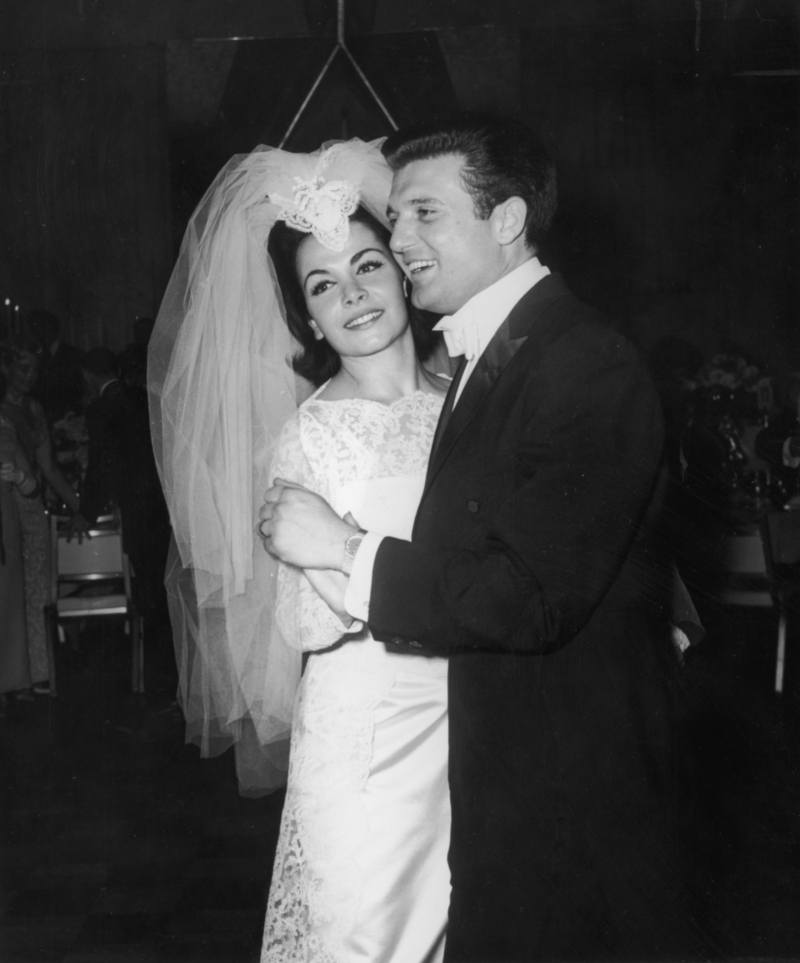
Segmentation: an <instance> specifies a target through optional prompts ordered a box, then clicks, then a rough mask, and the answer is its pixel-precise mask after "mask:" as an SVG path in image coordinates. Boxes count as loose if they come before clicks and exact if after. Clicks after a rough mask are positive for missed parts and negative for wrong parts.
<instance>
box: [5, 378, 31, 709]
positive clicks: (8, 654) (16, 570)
mask: <svg viewBox="0 0 800 963" xmlns="http://www.w3.org/2000/svg"><path fill="white" fill-rule="evenodd" d="M0 382H2V378H0ZM37 488H38V485H37V483H36V478H35V476H34V474H33V472H32V471H31V466H30V464H29V463H28V460H27V458H26V457H25V453H24V451H23V450H22V447H21V446H20V444H19V441H18V439H17V435H16V432H15V431H14V426H13V425H12V424H11V423H10V422H9V421H7V420H6V419H5V418H4V417H3V416H2V415H0V626H2V629H1V630H0V714H5V709H6V694H7V693H16V692H21V691H24V690H26V689H28V688H29V687H30V684H31V677H30V671H29V669H28V637H27V632H26V631H25V583H24V576H23V563H22V532H21V529H20V520H19V511H18V507H17V505H18V503H17V497H16V496H17V495H19V496H21V497H22V498H28V499H30V498H32V497H34V496H35V495H36V491H37Z"/></svg>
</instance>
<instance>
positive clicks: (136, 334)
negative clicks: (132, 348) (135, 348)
mask: <svg viewBox="0 0 800 963" xmlns="http://www.w3.org/2000/svg"><path fill="white" fill-rule="evenodd" d="M155 324H156V323H155V321H154V320H153V319H152V318H136V320H135V321H134V322H133V343H134V344H141V345H144V347H145V348H146V347H147V345H148V344H149V343H150V335H151V334H152V333H153V328H154V327H155Z"/></svg>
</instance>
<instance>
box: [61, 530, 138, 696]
mask: <svg viewBox="0 0 800 963" xmlns="http://www.w3.org/2000/svg"><path fill="white" fill-rule="evenodd" d="M68 534H69V520H68V519H66V518H61V517H59V516H56V515H53V516H51V518H50V535H51V547H52V551H51V559H52V562H51V566H52V567H51V593H50V605H49V606H48V612H47V615H48V619H49V621H50V638H53V637H54V635H55V634H56V633H57V634H58V635H59V637H61V633H62V632H63V629H62V623H63V622H64V621H66V620H71V619H93V618H108V617H112V616H113V617H117V618H119V617H120V616H121V617H123V618H124V619H125V632H126V634H127V635H129V636H130V638H131V649H132V651H131V688H132V689H133V691H134V692H137V693H141V692H144V649H143V639H142V623H141V617H140V615H139V612H138V610H137V607H136V603H135V600H134V597H133V592H132V588H131V566H130V563H129V561H128V556H127V555H126V554H125V552H124V550H123V547H122V523H121V520H120V518H119V516H118V515H108V516H103V517H101V518H99V519H98V520H97V523H96V525H95V527H94V528H93V529H92V530H91V531H90V532H89V535H90V537H89V538H84V539H83V540H82V541H81V542H79V541H78V539H77V538H75V537H73V538H71V539H69V538H68Z"/></svg>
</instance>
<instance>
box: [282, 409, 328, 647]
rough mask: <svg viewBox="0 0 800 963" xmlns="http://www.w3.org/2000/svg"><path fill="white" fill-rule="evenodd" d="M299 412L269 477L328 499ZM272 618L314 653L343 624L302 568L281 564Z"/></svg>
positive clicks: (294, 643)
mask: <svg viewBox="0 0 800 963" xmlns="http://www.w3.org/2000/svg"><path fill="white" fill-rule="evenodd" d="M302 420H303V415H302V412H298V414H297V415H296V416H295V417H294V418H292V419H291V421H289V422H288V424H287V425H286V427H285V428H284V429H283V432H282V433H281V437H280V439H279V440H278V445H277V448H276V451H275V457H274V459H273V462H272V467H271V469H270V478H271V479H274V478H276V477H280V478H285V479H287V480H288V481H294V482H298V484H301V485H304V486H305V487H306V488H308V489H310V490H311V491H314V492H316V493H317V494H318V495H321V496H322V497H323V498H329V486H328V480H327V479H326V478H324V477H323V476H321V475H320V474H319V472H318V471H317V472H315V471H314V470H313V468H312V466H311V463H310V461H309V459H308V458H307V456H306V454H305V452H304V450H303V425H302ZM275 618H276V621H277V623H278V627H279V629H280V631H281V633H282V634H283V636H284V638H285V639H286V641H287V642H288V643H289V644H290V645H291V646H293V647H294V648H295V649H299V650H301V651H303V652H314V651H318V650H319V649H327V648H328V647H329V646H331V645H333V644H334V643H335V642H338V641H339V639H340V638H341V637H342V636H343V635H344V633H345V626H344V625H342V623H341V621H340V620H339V618H338V617H337V616H336V615H335V614H334V613H333V612H332V611H331V610H330V608H328V606H327V604H326V603H325V602H324V601H323V600H322V599H321V598H320V596H319V595H318V594H317V592H316V591H315V590H314V588H313V587H312V585H311V583H310V582H309V580H308V579H307V578H306V576H305V574H304V573H303V571H302V570H301V569H298V568H295V567H294V566H293V565H283V564H281V565H280V567H279V569H278V591H277V602H276V612H275Z"/></svg>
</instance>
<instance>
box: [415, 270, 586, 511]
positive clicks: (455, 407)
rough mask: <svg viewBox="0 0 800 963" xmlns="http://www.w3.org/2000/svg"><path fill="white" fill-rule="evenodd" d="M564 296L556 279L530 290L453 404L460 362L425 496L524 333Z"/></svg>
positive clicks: (564, 290) (439, 427)
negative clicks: (456, 402)
mask: <svg viewBox="0 0 800 963" xmlns="http://www.w3.org/2000/svg"><path fill="white" fill-rule="evenodd" d="M567 295H569V290H568V289H567V287H566V285H565V284H564V282H563V281H562V279H561V277H560V275H552V274H551V275H548V276H547V277H546V278H544V279H543V280H542V281H540V282H539V283H538V284H536V285H535V286H534V287H533V288H531V290H530V291H528V293H527V294H526V295H524V297H523V298H521V300H520V301H519V302H518V303H517V304H516V305H515V307H514V308H513V310H512V311H511V313H510V314H509V316H508V317H507V318H506V319H505V321H504V322H503V323H502V324H501V325H500V327H499V328H498V330H497V332H496V333H495V335H494V337H493V338H492V340H491V341H490V342H489V344H488V345H487V347H486V350H485V351H484V352H483V354H482V355H481V357H480V359H479V361H478V363H477V365H476V366H475V369H474V370H473V372H472V374H471V375H470V377H469V380H468V381H467V383H466V384H465V385H464V389H463V391H462V392H461V397H460V398H459V399H458V404H454V399H455V395H456V392H457V390H458V381H460V379H461V377H462V376H463V372H464V367H465V362H464V359H463V358H462V360H461V364H460V365H459V368H458V371H457V372H456V377H455V378H454V379H453V384H452V385H451V386H450V390H449V391H448V393H447V398H446V399H445V405H444V408H443V409H442V415H441V417H440V419H439V424H438V425H437V428H436V434H435V436H434V441H433V448H432V450H431V458H430V462H429V464H428V475H427V478H426V482H425V491H426V492H427V490H428V488H430V485H431V482H432V481H433V479H434V478H435V477H436V474H437V472H438V471H439V469H440V468H441V466H442V464H443V462H444V461H445V459H446V458H447V455H448V454H449V452H450V450H451V449H452V447H453V445H454V444H455V443H456V441H457V440H458V439H459V437H460V436H461V435H462V434H463V432H464V431H465V429H466V428H467V426H468V425H469V423H470V422H471V421H472V419H473V418H474V417H475V415H476V414H477V412H478V411H479V409H480V407H481V405H482V404H483V402H484V400H485V399H486V396H487V395H488V394H489V392H490V391H491V388H492V385H493V384H494V383H495V381H497V379H498V378H499V377H500V375H501V374H502V373H503V371H504V369H505V368H506V367H507V365H508V364H509V362H510V361H511V359H512V358H513V357H514V355H515V354H516V353H517V351H519V349H520V348H521V347H522V345H523V344H525V342H526V341H527V340H528V333H529V332H530V330H531V328H532V326H533V325H534V323H535V321H536V319H537V318H538V317H539V316H540V315H541V314H542V312H543V311H544V310H545V308H547V307H549V306H550V305H551V304H553V302H555V301H557V300H560V299H561V298H562V297H566V296H567ZM423 497H424V495H423Z"/></svg>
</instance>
